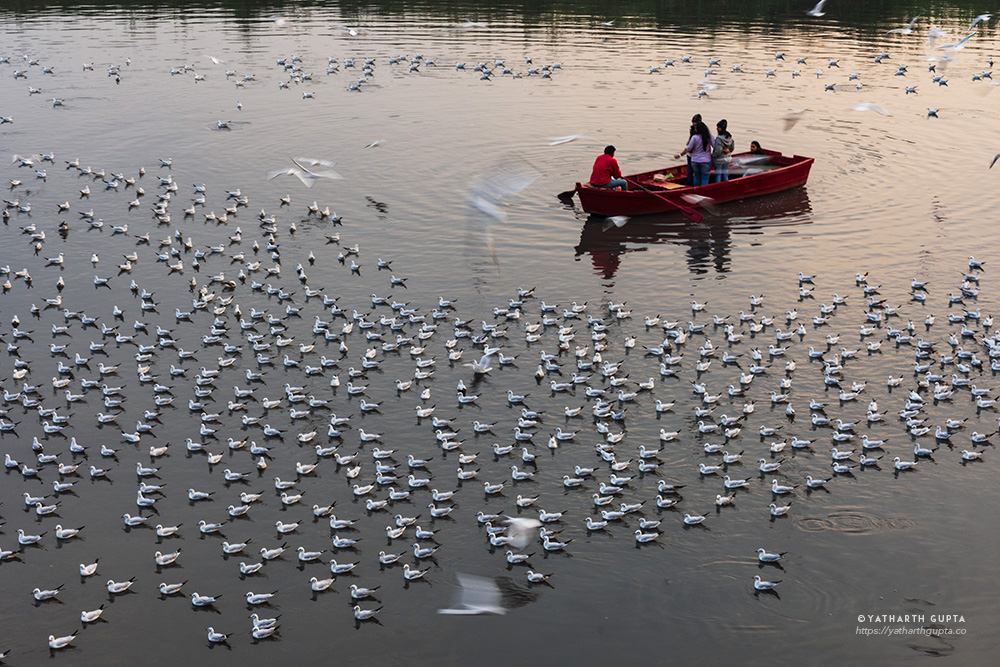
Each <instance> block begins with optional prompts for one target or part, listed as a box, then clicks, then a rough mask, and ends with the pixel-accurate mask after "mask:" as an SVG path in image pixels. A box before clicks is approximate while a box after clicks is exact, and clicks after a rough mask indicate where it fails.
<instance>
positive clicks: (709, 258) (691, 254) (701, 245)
mask: <svg viewBox="0 0 1000 667" xmlns="http://www.w3.org/2000/svg"><path fill="white" fill-rule="evenodd" d="M686 231H687V233H686V234H684V238H683V239H679V240H681V242H683V243H685V244H686V245H687V246H688V250H687V260H688V269H690V270H691V273H696V274H704V273H708V271H709V265H710V264H711V265H713V266H714V267H715V272H716V273H729V251H730V248H731V247H732V239H731V238H730V233H729V226H728V225H727V224H725V223H722V224H712V225H707V226H704V227H699V228H694V227H689V228H687V230H686Z"/></svg>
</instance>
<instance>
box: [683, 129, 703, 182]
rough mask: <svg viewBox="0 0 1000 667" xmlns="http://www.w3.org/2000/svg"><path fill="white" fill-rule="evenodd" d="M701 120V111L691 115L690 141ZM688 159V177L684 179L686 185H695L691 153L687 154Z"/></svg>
mask: <svg viewBox="0 0 1000 667" xmlns="http://www.w3.org/2000/svg"><path fill="white" fill-rule="evenodd" d="M700 122H701V114H700V113H696V114H695V115H693V116H691V129H690V130H689V131H688V141H690V140H691V137H693V136H694V133H695V129H694V128H695V125H697V124H698V123H700ZM687 160H688V170H687V178H686V179H685V180H684V185H694V172H693V171H692V170H691V156H690V155H688V156H687Z"/></svg>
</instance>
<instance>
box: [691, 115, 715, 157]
mask: <svg viewBox="0 0 1000 667" xmlns="http://www.w3.org/2000/svg"><path fill="white" fill-rule="evenodd" d="M696 134H697V135H700V136H701V146H702V148H704V149H705V150H708V149H709V146H711V145H712V134H711V132H709V131H708V125H705V123H703V122H701V121H698V122H697V123H695V125H694V129H693V130H692V131H691V136H694V135H696Z"/></svg>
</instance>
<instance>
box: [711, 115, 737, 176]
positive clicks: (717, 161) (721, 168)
mask: <svg viewBox="0 0 1000 667" xmlns="http://www.w3.org/2000/svg"><path fill="white" fill-rule="evenodd" d="M728 125H729V124H728V123H727V122H726V119H725V118H723V119H722V120H720V121H719V122H718V123H717V124H716V126H715V129H716V135H715V143H713V144H712V166H713V167H714V168H715V173H714V174H712V182H713V183H718V182H720V181H728V180H729V163H730V162H732V160H733V148H735V147H736V143H735V142H734V141H733V135H732V134H730V133H729V130H727V129H726V128H727V127H728Z"/></svg>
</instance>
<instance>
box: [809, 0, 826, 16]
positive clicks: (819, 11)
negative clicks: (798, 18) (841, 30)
mask: <svg viewBox="0 0 1000 667" xmlns="http://www.w3.org/2000/svg"><path fill="white" fill-rule="evenodd" d="M825 4H826V0H819V2H817V3H816V6H815V7H813V8H812V9H810V10H809V11H808V12H806V14H808V15H809V16H815V17H816V18H819V17H820V16H825V15H826V12H824V11H823V5H825Z"/></svg>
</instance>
